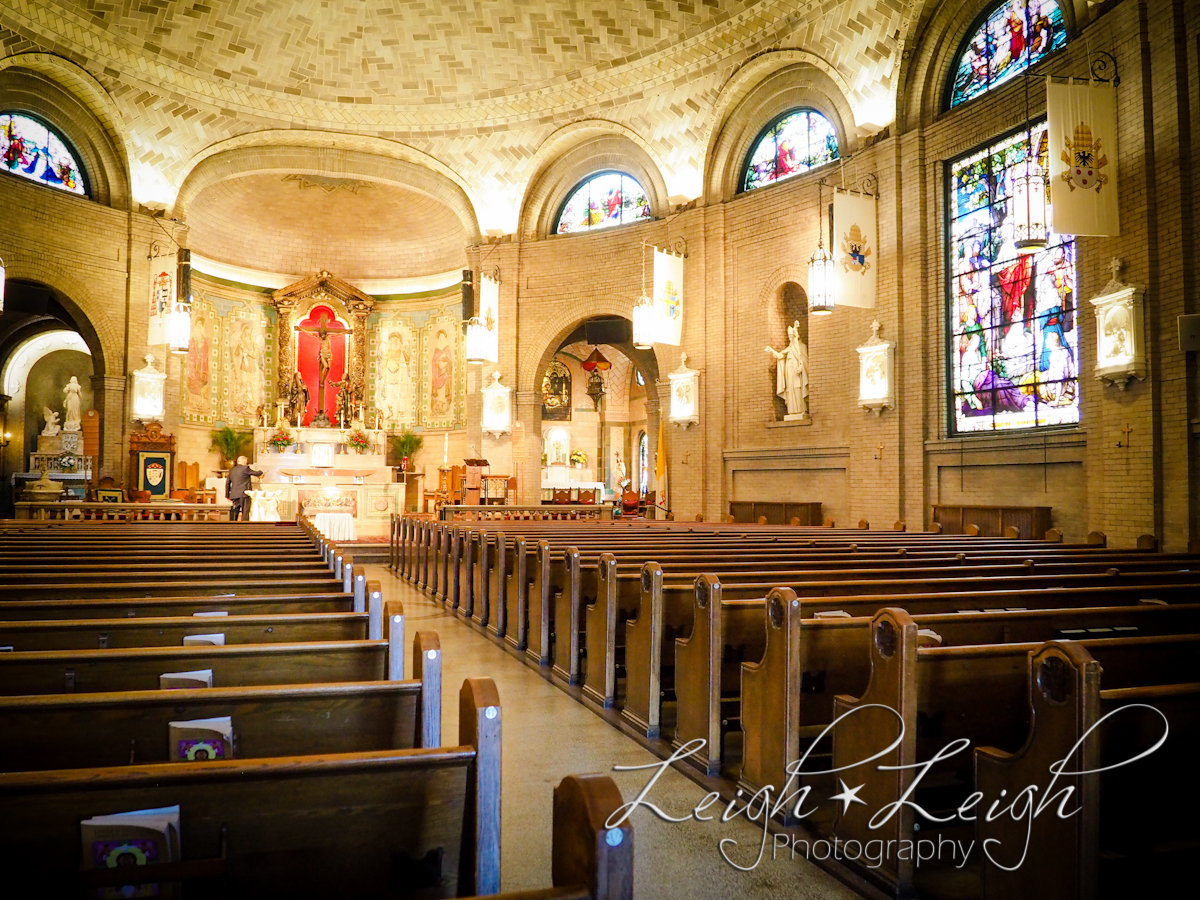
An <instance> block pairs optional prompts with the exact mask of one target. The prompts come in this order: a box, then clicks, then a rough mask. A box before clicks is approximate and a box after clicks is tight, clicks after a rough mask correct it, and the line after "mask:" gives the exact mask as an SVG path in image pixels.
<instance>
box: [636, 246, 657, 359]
mask: <svg viewBox="0 0 1200 900" xmlns="http://www.w3.org/2000/svg"><path fill="white" fill-rule="evenodd" d="M641 248H642V295H641V296H640V297H638V298H637V300H636V301H634V304H633V346H634V348H635V349H637V350H649V349H651V348H652V347H653V346H654V331H655V313H654V301H653V300H651V299H650V297H649V296H648V295H647V294H646V242H645V241H642V243H641Z"/></svg>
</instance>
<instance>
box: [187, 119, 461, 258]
mask: <svg viewBox="0 0 1200 900" xmlns="http://www.w3.org/2000/svg"><path fill="white" fill-rule="evenodd" d="M274 173H283V174H293V173H297V174H309V175H327V176H328V175H332V176H336V177H345V178H355V179H359V180H362V181H373V182H378V183H381V184H391V185H395V186H398V187H403V188H405V189H406V190H410V191H414V192H416V193H419V194H422V195H424V196H426V197H430V198H432V199H434V200H437V201H439V202H441V203H442V204H444V205H445V206H446V207H447V208H449V209H450V210H451V211H452V212H453V213H454V214H455V216H456V217H457V218H458V220H459V221H460V222H461V223H462V226H463V230H464V231H465V232H466V234H467V237H468V240H469V241H471V242H476V241H478V240H479V237H480V231H479V218H478V216H477V215H476V212H475V206H474V204H473V203H472V202H471V199H470V197H469V196H468V195H467V191H466V188H465V186H464V185H463V183H462V181H461V179H459V178H458V177H457V176H456V175H454V174H453V173H452V172H451V171H450V170H449V168H448V167H446V166H444V165H442V164H441V163H439V162H437V161H436V160H435V159H433V157H430V156H426V155H425V154H423V153H419V152H417V151H415V150H412V149H411V148H407V147H404V146H403V145H402V144H396V143H394V142H391V141H384V140H382V139H363V138H358V137H354V136H343V135H333V134H328V133H325V132H291V131H267V132H255V133H253V134H250V135H243V136H242V137H240V138H232V139H230V140H228V141H222V142H220V143H219V144H215V145H213V146H212V147H209V148H207V149H206V150H205V151H204V152H203V153H201V154H198V155H197V156H196V157H195V158H193V161H192V165H191V167H190V169H189V171H188V174H187V176H186V177H185V178H184V181H183V184H182V185H181V186H180V188H179V193H178V195H177V196H176V198H175V206H174V210H173V212H172V215H173V216H174V217H175V218H176V219H179V220H181V221H182V220H186V218H187V212H188V207H189V205H190V204H191V203H192V202H193V201H194V200H195V199H196V197H197V196H199V194H200V193H201V192H202V191H203V190H204V189H205V188H207V187H211V186H213V185H215V184H219V183H220V182H223V181H228V180H230V179H233V178H239V177H243V176H247V175H263V174H274Z"/></svg>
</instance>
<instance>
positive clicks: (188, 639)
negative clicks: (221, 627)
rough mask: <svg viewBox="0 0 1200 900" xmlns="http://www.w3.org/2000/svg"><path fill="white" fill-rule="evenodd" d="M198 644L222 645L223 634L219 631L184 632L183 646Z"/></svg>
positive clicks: (223, 640)
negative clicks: (203, 632)
mask: <svg viewBox="0 0 1200 900" xmlns="http://www.w3.org/2000/svg"><path fill="white" fill-rule="evenodd" d="M198 644H213V645H215V646H218V647H223V646H224V645H225V634H224V633H223V632H221V633H217V634H185V635H184V636H183V646H185V647H192V646H196V645H198Z"/></svg>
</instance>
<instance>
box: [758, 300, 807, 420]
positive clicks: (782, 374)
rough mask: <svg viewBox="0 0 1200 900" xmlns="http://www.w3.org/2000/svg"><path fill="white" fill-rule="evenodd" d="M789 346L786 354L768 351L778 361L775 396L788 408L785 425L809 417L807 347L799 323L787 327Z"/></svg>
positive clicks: (784, 351) (786, 348) (772, 350)
mask: <svg viewBox="0 0 1200 900" xmlns="http://www.w3.org/2000/svg"><path fill="white" fill-rule="evenodd" d="M787 334H788V345H787V346H786V347H785V348H784V349H783V350H774V349H772V348H770V347H767V348H765V349H766V352H767V353H770V354H771V355H772V356H774V357H775V394H776V396H779V397H782V398H783V402H784V405H785V406H786V407H787V415H786V416H784V421H791V420H795V419H803V418H805V417H806V416H807V415H808V347H806V346H805V345H804V342H803V341H802V340H800V322H799V321H796V322H795V323H793V324H792V325H789V326H788V330H787Z"/></svg>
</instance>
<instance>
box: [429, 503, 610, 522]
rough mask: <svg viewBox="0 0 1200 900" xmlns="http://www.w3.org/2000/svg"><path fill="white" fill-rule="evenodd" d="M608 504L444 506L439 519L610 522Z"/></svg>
mask: <svg viewBox="0 0 1200 900" xmlns="http://www.w3.org/2000/svg"><path fill="white" fill-rule="evenodd" d="M612 514H613V511H612V506H611V505H609V504H607V503H552V504H545V503H539V504H536V505H531V506H475V505H470V506H464V505H458V506H456V505H452V504H449V503H448V504H446V505H445V506H443V507H442V508H441V511H440V512H439V514H438V515H439V516H440V518H441V520H442V521H443V522H474V521H477V520H480V519H497V520H503V519H611V518H612Z"/></svg>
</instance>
